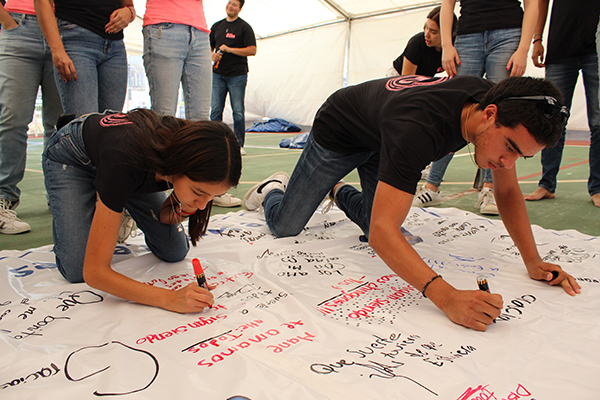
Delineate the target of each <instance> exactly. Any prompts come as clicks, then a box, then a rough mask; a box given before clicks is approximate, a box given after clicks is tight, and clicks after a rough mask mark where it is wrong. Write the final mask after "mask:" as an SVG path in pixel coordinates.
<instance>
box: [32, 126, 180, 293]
mask: <svg viewBox="0 0 600 400" xmlns="http://www.w3.org/2000/svg"><path fill="white" fill-rule="evenodd" d="M84 121H85V117H82V118H78V119H76V120H74V121H73V122H71V123H70V124H68V125H66V126H65V127H63V128H62V129H61V130H59V131H58V132H57V133H56V134H54V136H52V137H51V138H50V139H49V140H48V144H47V146H46V149H45V150H44V153H43V154H42V166H43V169H44V180H45V183H46V191H47V192H48V198H49V201H50V211H51V212H52V219H53V221H52V236H53V238H54V254H55V256H56V265H57V267H58V270H59V271H60V273H61V274H62V275H63V276H64V277H65V279H67V280H68V281H69V282H73V283H75V282H83V262H84V259H85V250H86V246H87V240H88V235H89V232H90V227H91V225H92V219H93V217H94V212H95V210H96V188H95V187H94V179H95V177H96V167H94V166H93V165H92V163H91V161H90V159H89V157H88V155H87V152H86V150H85V145H84V143H83V136H82V130H83V123H84ZM165 199H166V195H165V193H164V192H157V193H148V194H138V195H134V196H133V197H131V198H130V199H129V201H128V203H127V205H126V206H125V208H126V209H127V211H129V213H130V214H131V216H132V217H133V219H134V220H135V222H136V223H137V226H138V228H139V229H141V230H142V231H143V232H144V234H145V240H146V244H147V245H148V247H149V248H150V250H151V251H152V253H154V255H155V256H157V257H158V258H159V259H161V260H163V261H167V262H176V261H181V260H183V259H184V258H185V256H186V255H187V252H188V250H189V245H188V242H187V237H186V235H185V232H183V229H180V226H179V225H166V224H163V223H162V222H160V221H159V220H158V219H157V217H156V216H158V215H160V209H161V207H162V205H163V202H164V201H165Z"/></svg>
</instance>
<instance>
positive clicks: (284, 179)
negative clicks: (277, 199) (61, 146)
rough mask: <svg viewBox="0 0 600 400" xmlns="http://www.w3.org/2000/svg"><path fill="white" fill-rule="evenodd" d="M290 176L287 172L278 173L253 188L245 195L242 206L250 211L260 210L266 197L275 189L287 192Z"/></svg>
mask: <svg viewBox="0 0 600 400" xmlns="http://www.w3.org/2000/svg"><path fill="white" fill-rule="evenodd" d="M289 180H290V176H289V175H288V174H286V173H285V172H276V173H274V174H273V175H271V176H270V177H268V178H267V179H265V180H264V181H262V182H259V183H257V184H256V185H254V186H252V187H251V188H250V190H248V191H247V192H246V195H244V200H243V201H242V204H243V206H244V208H245V209H246V210H248V211H255V210H259V209H260V208H261V207H262V203H263V201H264V200H265V196H266V195H267V193H269V192H270V191H271V190H273V189H281V190H283V191H284V192H285V189H286V188H287V184H288V182H289Z"/></svg>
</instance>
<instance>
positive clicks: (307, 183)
mask: <svg viewBox="0 0 600 400" xmlns="http://www.w3.org/2000/svg"><path fill="white" fill-rule="evenodd" d="M355 168H357V169H358V174H359V176H360V185H361V188H362V192H360V191H358V190H357V189H355V188H354V187H352V186H350V185H346V186H343V187H342V188H341V189H340V190H339V191H338V193H337V197H336V199H337V203H338V205H339V206H340V209H341V210H342V211H344V213H346V215H347V216H348V218H350V219H351V220H352V221H353V222H354V223H356V224H357V225H358V226H359V227H360V228H361V229H362V231H363V232H364V233H365V235H367V236H368V235H369V226H370V222H371V221H370V220H371V209H372V208H373V199H374V197H375V189H376V188H377V173H378V171H379V153H377V152H363V153H355V154H344V153H337V152H335V151H331V150H327V149H325V148H323V147H322V146H321V145H319V144H318V143H317V142H315V140H314V138H313V135H312V133H311V135H310V136H309V138H308V140H307V142H306V147H305V148H304V150H303V152H302V155H301V156H300V159H299V160H298V163H297V164H296V167H295V169H294V172H293V173H292V176H291V177H290V182H289V184H288V186H287V189H286V191H285V193H284V192H283V191H281V190H278V189H275V190H272V191H270V192H269V193H267V195H266V197H265V200H264V202H263V206H264V209H265V219H266V220H267V225H268V226H269V229H270V230H271V232H272V233H273V234H274V235H275V236H277V237H287V236H296V235H298V234H299V233H300V232H302V230H303V229H304V227H305V226H306V224H307V223H308V221H309V220H310V218H311V217H312V215H313V214H314V212H315V210H316V209H317V208H318V207H319V204H321V202H322V201H323V199H324V198H325V196H326V195H327V194H328V193H329V191H330V190H331V189H332V188H333V187H334V186H335V184H336V183H338V182H339V181H340V180H341V179H342V178H344V177H345V176H346V175H348V173H350V172H351V171H352V170H354V169H355Z"/></svg>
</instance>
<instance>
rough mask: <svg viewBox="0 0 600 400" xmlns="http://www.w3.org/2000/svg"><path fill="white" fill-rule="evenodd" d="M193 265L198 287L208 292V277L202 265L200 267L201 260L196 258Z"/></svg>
mask: <svg viewBox="0 0 600 400" xmlns="http://www.w3.org/2000/svg"><path fill="white" fill-rule="evenodd" d="M192 265H193V266H194V274H196V279H197V280H198V286H200V287H201V288H204V289H206V290H208V286H207V285H206V277H205V276H204V270H203V269H202V265H200V260H198V259H197V258H194V259H193V260H192Z"/></svg>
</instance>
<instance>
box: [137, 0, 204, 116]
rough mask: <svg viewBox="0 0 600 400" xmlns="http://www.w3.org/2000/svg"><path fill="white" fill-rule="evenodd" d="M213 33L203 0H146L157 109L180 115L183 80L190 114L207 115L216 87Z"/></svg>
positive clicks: (149, 69) (147, 61)
mask: <svg viewBox="0 0 600 400" xmlns="http://www.w3.org/2000/svg"><path fill="white" fill-rule="evenodd" d="M209 32H210V31H209V30H208V26H207V25H206V18H205V17H204V8H203V5H202V0H147V2H146V12H145V13H144V27H143V33H144V69H145V70H146V76H147V77H148V83H149V84H150V99H151V100H152V111H155V112H157V113H159V114H165V115H171V116H175V114H176V112H177V103H178V100H179V84H181V85H182V87H183V96H184V100H185V118H186V119H188V120H192V121H198V120H202V119H205V120H207V119H208V117H209V114H210V92H211V90H212V73H211V54H210V53H211V50H210V42H209V39H208V34H209Z"/></svg>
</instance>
